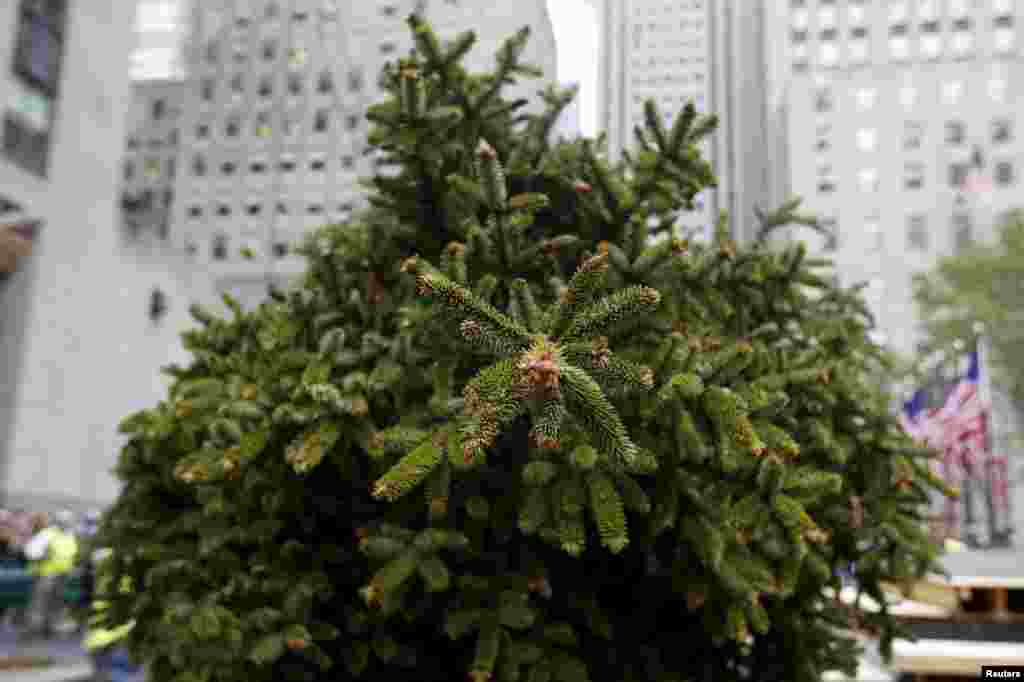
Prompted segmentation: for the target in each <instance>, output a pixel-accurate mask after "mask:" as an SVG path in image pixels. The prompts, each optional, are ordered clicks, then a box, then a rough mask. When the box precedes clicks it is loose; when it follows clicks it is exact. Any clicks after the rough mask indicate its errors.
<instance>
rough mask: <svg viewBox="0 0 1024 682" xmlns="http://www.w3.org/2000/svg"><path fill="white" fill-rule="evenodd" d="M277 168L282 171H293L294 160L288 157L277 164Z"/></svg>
mask: <svg viewBox="0 0 1024 682" xmlns="http://www.w3.org/2000/svg"><path fill="white" fill-rule="evenodd" d="M277 168H278V170H280V171H281V172H283V173H293V172H295V162H294V161H292V160H290V159H285V160H284V161H281V162H280V163H278V164H277Z"/></svg>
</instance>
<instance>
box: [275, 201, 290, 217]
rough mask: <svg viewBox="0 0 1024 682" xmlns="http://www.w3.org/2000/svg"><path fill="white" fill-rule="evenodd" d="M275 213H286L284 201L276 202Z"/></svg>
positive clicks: (286, 206)
mask: <svg viewBox="0 0 1024 682" xmlns="http://www.w3.org/2000/svg"><path fill="white" fill-rule="evenodd" d="M277 214H278V215H288V204H286V203H284V202H283V201H279V202H277Z"/></svg>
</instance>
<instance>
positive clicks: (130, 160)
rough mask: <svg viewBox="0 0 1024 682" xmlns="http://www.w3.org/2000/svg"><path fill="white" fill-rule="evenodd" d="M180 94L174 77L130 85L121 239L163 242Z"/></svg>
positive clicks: (167, 224)
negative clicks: (130, 97)
mask: <svg viewBox="0 0 1024 682" xmlns="http://www.w3.org/2000/svg"><path fill="white" fill-rule="evenodd" d="M184 94H185V83H184V81H180V80H145V81H135V82H134V83H133V85H132V99H131V102H130V109H129V111H128V123H127V129H128V139H127V141H126V143H125V152H124V159H123V161H122V167H121V174H122V179H121V234H122V236H123V237H124V239H125V241H126V242H127V243H139V242H140V241H141V242H155V243H160V244H166V243H167V242H168V241H169V237H170V225H171V219H172V217H173V207H174V191H175V183H176V181H177V179H178V154H179V151H178V146H179V145H178V143H179V140H180V135H181V115H182V100H183V98H184Z"/></svg>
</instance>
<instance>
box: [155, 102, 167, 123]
mask: <svg viewBox="0 0 1024 682" xmlns="http://www.w3.org/2000/svg"><path fill="white" fill-rule="evenodd" d="M166 113H167V102H165V101H164V100H163V98H157V99H155V100H153V111H152V114H153V120H154V121H160V120H162V119H163V117H164V115H165V114H166Z"/></svg>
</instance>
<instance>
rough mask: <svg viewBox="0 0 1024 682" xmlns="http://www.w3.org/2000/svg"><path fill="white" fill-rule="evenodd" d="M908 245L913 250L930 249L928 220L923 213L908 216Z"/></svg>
mask: <svg viewBox="0 0 1024 682" xmlns="http://www.w3.org/2000/svg"><path fill="white" fill-rule="evenodd" d="M907 247H908V248H910V249H911V250H913V251H927V250H928V220H927V218H925V216H923V215H921V214H915V215H911V216H908V217H907Z"/></svg>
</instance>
